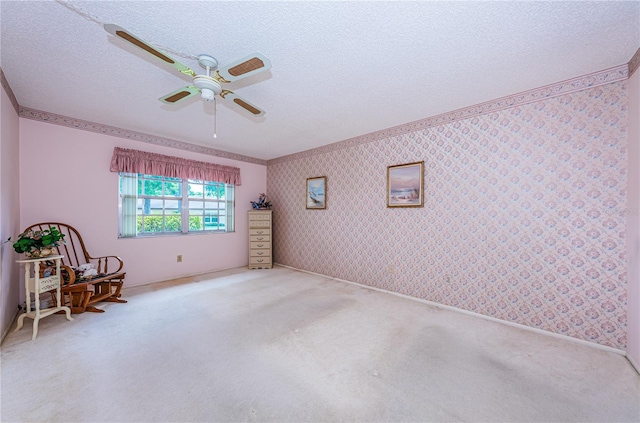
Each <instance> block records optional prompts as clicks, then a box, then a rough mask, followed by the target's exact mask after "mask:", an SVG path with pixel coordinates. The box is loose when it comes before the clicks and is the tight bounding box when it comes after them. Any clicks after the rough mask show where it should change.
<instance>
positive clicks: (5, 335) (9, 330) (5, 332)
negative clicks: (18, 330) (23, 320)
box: [0, 310, 20, 345]
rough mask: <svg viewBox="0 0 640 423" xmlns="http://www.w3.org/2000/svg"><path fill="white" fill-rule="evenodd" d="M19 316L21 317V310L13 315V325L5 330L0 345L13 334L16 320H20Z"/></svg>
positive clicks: (10, 324)
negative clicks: (10, 333) (12, 330)
mask: <svg viewBox="0 0 640 423" xmlns="http://www.w3.org/2000/svg"><path fill="white" fill-rule="evenodd" d="M19 315H20V310H17V311H16V314H14V315H13V319H11V323H9V324H8V325H7V327H6V328H5V329H4V332H2V338H0V345H1V344H2V343H3V342H4V339H5V338H6V337H7V335H8V334H9V332H11V329H12V328H13V326H15V323H16V320H17V319H18V316H19Z"/></svg>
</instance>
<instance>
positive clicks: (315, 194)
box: [307, 176, 327, 209]
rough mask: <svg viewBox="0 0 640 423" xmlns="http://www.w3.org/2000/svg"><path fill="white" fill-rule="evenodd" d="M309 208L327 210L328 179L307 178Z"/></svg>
mask: <svg viewBox="0 0 640 423" xmlns="http://www.w3.org/2000/svg"><path fill="white" fill-rule="evenodd" d="M307 208H308V209H325V208H327V177H326V176H318V177H315V178H307Z"/></svg>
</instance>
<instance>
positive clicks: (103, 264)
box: [87, 256, 124, 275]
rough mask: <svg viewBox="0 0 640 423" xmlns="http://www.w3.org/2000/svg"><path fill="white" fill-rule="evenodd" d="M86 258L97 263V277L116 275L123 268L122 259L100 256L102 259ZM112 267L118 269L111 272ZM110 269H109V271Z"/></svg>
mask: <svg viewBox="0 0 640 423" xmlns="http://www.w3.org/2000/svg"><path fill="white" fill-rule="evenodd" d="M87 258H88V259H89V260H97V261H98V266H97V270H98V274H99V275H106V274H109V273H118V272H119V271H120V270H122V268H123V267H124V261H122V259H121V258H120V257H118V256H102V257H91V256H88V257H87ZM114 266H117V267H118V268H117V269H115V270H111V269H113V267H114ZM110 267H111V269H109V268H110Z"/></svg>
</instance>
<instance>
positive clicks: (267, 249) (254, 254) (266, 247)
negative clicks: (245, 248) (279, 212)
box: [249, 210, 273, 269]
mask: <svg viewBox="0 0 640 423" xmlns="http://www.w3.org/2000/svg"><path fill="white" fill-rule="evenodd" d="M271 212H272V210H251V211H249V269H271V268H272V267H273V261H272V260H273V257H272V251H271V245H272V244H271V235H272V229H273V228H272V219H271V217H272V216H271Z"/></svg>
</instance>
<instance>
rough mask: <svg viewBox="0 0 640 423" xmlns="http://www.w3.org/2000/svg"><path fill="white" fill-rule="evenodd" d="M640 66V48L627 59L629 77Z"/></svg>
mask: <svg viewBox="0 0 640 423" xmlns="http://www.w3.org/2000/svg"><path fill="white" fill-rule="evenodd" d="M638 68H640V48H638V50H636V54H634V55H633V57H632V58H631V60H629V77H631V75H633V73H634V72H635V71H637V70H638Z"/></svg>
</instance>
